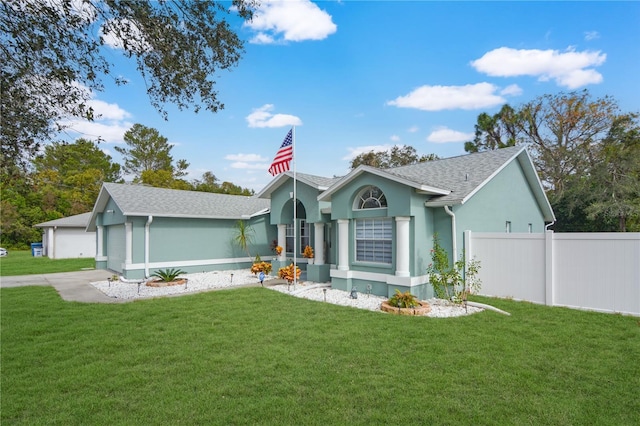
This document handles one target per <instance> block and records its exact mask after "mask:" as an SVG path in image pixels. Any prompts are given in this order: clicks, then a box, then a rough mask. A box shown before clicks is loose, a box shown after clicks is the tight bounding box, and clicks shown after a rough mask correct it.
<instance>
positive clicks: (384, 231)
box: [355, 218, 393, 264]
mask: <svg viewBox="0 0 640 426" xmlns="http://www.w3.org/2000/svg"><path fill="white" fill-rule="evenodd" d="M355 223H356V260H357V261H360V262H376V263H386V264H391V257H392V233H393V231H392V222H391V218H371V219H356V221H355Z"/></svg>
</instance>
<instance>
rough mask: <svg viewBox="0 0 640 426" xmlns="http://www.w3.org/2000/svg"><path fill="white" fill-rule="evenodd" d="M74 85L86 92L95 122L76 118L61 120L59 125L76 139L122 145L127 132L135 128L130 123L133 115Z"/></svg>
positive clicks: (80, 85)
mask: <svg viewBox="0 0 640 426" xmlns="http://www.w3.org/2000/svg"><path fill="white" fill-rule="evenodd" d="M73 85H74V86H76V87H78V88H79V89H81V90H83V91H85V92H86V97H87V98H88V100H87V101H86V104H87V105H88V106H90V107H91V108H93V115H94V120H93V121H88V120H83V119H79V118H76V117H71V118H67V119H64V120H60V122H59V124H60V125H61V126H62V127H63V128H64V129H65V130H64V132H65V133H67V134H68V135H69V136H71V137H74V138H85V139H90V140H97V139H100V140H102V141H103V142H106V143H122V142H123V141H124V134H125V132H126V131H127V130H129V129H130V128H131V127H132V126H133V123H131V122H130V121H128V120H129V119H131V118H132V116H131V114H130V113H129V112H128V111H126V110H124V109H122V108H120V106H119V105H118V104H115V103H109V102H105V101H102V100H99V99H95V93H94V92H93V91H91V89H89V88H88V87H86V86H84V85H82V84H80V83H77V82H74V83H73Z"/></svg>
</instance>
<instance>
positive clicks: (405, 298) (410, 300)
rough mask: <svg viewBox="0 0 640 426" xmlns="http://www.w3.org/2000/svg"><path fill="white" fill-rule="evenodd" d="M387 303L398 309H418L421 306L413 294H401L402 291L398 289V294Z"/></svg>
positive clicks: (407, 292)
mask: <svg viewBox="0 0 640 426" xmlns="http://www.w3.org/2000/svg"><path fill="white" fill-rule="evenodd" d="M387 303H388V304H389V305H390V306H395V307H396V308H417V307H418V306H420V303H419V302H418V298H417V297H416V296H414V295H413V294H411V293H410V292H409V291H405V292H404V293H400V290H398V289H396V294H394V295H393V296H392V297H391V299H389V300H388V301H387Z"/></svg>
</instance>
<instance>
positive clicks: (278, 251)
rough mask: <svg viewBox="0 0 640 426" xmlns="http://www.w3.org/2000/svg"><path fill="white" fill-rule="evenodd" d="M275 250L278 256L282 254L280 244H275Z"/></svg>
mask: <svg viewBox="0 0 640 426" xmlns="http://www.w3.org/2000/svg"><path fill="white" fill-rule="evenodd" d="M275 250H276V254H277V255H278V256H280V254H282V247H280V246H276V248H275Z"/></svg>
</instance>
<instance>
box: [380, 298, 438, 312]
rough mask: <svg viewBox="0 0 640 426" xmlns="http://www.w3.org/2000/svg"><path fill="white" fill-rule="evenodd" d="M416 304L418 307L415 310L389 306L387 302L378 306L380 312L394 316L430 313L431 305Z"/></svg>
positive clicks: (420, 302) (419, 302)
mask: <svg viewBox="0 0 640 426" xmlns="http://www.w3.org/2000/svg"><path fill="white" fill-rule="evenodd" d="M418 304H419V305H420V306H419V307H416V308H398V307H396V306H391V305H389V302H382V303H381V304H380V310H381V311H384V312H389V313H390V314H396V315H426V314H428V313H429V312H430V311H431V305H429V304H428V303H427V302H422V301H418Z"/></svg>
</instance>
